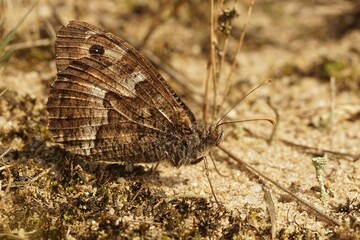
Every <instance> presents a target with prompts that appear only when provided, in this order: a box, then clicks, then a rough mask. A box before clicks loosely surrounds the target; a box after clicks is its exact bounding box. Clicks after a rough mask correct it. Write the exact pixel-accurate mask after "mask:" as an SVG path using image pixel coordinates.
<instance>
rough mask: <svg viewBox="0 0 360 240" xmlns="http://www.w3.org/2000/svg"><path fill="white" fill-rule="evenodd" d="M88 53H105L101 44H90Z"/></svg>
mask: <svg viewBox="0 0 360 240" xmlns="http://www.w3.org/2000/svg"><path fill="white" fill-rule="evenodd" d="M89 53H90V54H91V55H104V53H105V48H104V47H103V46H101V45H96V44H95V45H92V46H91V47H90V48H89Z"/></svg>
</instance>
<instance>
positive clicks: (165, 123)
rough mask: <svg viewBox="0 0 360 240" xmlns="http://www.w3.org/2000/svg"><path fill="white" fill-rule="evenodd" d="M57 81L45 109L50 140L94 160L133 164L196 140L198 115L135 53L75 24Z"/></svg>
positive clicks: (60, 38)
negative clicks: (172, 145) (171, 146)
mask: <svg viewBox="0 0 360 240" xmlns="http://www.w3.org/2000/svg"><path fill="white" fill-rule="evenodd" d="M55 49H56V66H57V69H58V74H57V77H56V80H55V81H54V83H53V84H52V85H51V90H50V97H49V99H48V102H47V105H46V108H47V110H48V112H49V129H50V130H51V131H52V133H53V138H54V140H55V141H56V142H57V143H60V145H61V146H62V147H63V148H64V149H66V150H67V151H69V152H71V153H74V154H78V155H86V156H91V158H92V159H93V160H100V159H102V160H108V159H111V160H115V161H126V162H131V163H138V162H147V161H149V162H152V161H159V160H163V158H166V157H167V153H166V151H165V152H163V153H161V151H159V149H158V148H159V146H161V145H162V144H167V142H169V141H170V142H171V141H177V140H179V139H181V136H183V135H184V134H194V131H196V125H197V124H196V120H195V117H194V115H193V113H192V112H191V111H190V110H189V109H188V107H187V106H186V105H185V104H184V103H183V102H182V101H181V100H180V98H178V97H177V96H176V94H175V92H174V91H173V90H172V89H171V88H170V87H169V86H168V85H167V83H166V82H165V80H164V79H163V78H162V77H161V75H160V74H159V73H158V71H157V70H156V69H155V68H154V67H153V66H152V65H151V64H150V63H149V62H148V61H147V60H146V59H145V58H144V57H143V56H142V55H141V54H140V53H139V52H137V51H136V50H135V49H134V48H133V47H131V46H130V45H129V44H127V43H126V42H124V41H123V40H121V39H120V38H118V37H116V36H114V35H113V34H111V33H108V32H105V31H103V30H101V29H99V28H97V27H94V26H92V25H90V24H87V23H83V22H77V21H72V22H70V23H69V24H68V25H67V26H64V27H61V28H60V30H59V32H58V34H57V40H56V42H55Z"/></svg>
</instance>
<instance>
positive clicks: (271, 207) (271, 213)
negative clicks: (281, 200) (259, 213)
mask: <svg viewBox="0 0 360 240" xmlns="http://www.w3.org/2000/svg"><path fill="white" fill-rule="evenodd" d="M263 191H264V200H265V202H266V204H267V209H268V211H269V216H270V222H271V239H275V237H276V210H275V205H274V201H273V199H272V196H271V192H270V189H269V188H267V187H266V186H265V185H263Z"/></svg>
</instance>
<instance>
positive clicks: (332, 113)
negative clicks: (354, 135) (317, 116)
mask: <svg viewBox="0 0 360 240" xmlns="http://www.w3.org/2000/svg"><path fill="white" fill-rule="evenodd" d="M330 92H331V95H330V132H329V135H330V149H332V148H333V147H334V139H335V138H333V136H332V135H333V132H334V126H335V104H336V81H335V78H334V77H331V78H330Z"/></svg>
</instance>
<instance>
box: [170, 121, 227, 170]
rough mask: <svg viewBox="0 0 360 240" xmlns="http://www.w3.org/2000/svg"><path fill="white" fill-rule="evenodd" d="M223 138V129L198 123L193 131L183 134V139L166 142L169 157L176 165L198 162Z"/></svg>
mask: <svg viewBox="0 0 360 240" xmlns="http://www.w3.org/2000/svg"><path fill="white" fill-rule="evenodd" d="M222 139H223V129H222V128H220V127H218V126H214V125H206V124H198V125H197V126H196V127H195V128H194V129H192V131H191V132H189V133H188V134H186V135H183V136H182V139H179V140H175V141H172V142H168V143H167V144H165V146H164V147H165V151H166V154H167V159H168V160H169V161H170V163H171V164H172V165H173V166H175V167H180V166H181V165H184V164H185V165H187V164H196V163H198V162H200V161H201V160H202V159H203V157H205V156H206V155H207V154H208V153H209V151H210V150H211V149H212V148H213V147H216V146H217V145H219V143H220V142H221V141H222Z"/></svg>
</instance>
